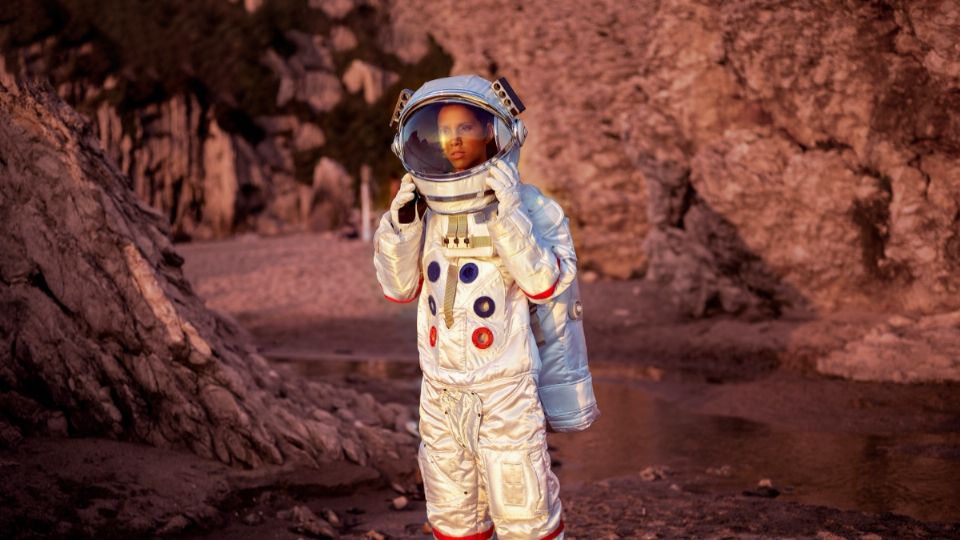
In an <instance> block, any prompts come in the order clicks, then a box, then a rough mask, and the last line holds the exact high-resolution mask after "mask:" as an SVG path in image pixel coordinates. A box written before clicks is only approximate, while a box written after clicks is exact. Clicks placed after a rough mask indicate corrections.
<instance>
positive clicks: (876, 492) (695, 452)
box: [275, 353, 960, 522]
mask: <svg viewBox="0 0 960 540" xmlns="http://www.w3.org/2000/svg"><path fill="white" fill-rule="evenodd" d="M275 361H278V362H281V363H289V364H291V365H292V366H293V367H294V368H295V369H296V370H297V371H298V372H299V373H301V374H303V375H305V376H308V377H314V378H327V379H329V378H330V377H335V378H336V377H349V376H351V375H359V376H362V377H367V378H371V379H384V380H392V381H395V382H396V386H397V387H398V388H397V390H398V391H402V392H406V391H407V390H404V389H405V388H406V389H409V392H411V393H413V392H416V388H419V385H418V384H416V380H417V379H418V378H419V376H420V372H419V368H418V366H417V364H416V362H415V361H412V360H411V359H409V358H407V359H402V358H386V357H385V358H374V359H369V358H368V359H363V360H359V359H357V358H356V357H353V356H352V355H350V354H347V353H343V354H330V355H323V356H315V357H314V356H311V357H310V358H308V359H302V358H301V359H295V360H292V359H275ZM598 367H599V366H598ZM638 369H639V371H637V373H631V374H630V376H626V375H625V374H621V373H617V374H616V376H615V377H609V376H608V377H597V378H596V379H595V391H596V393H597V399H598V401H599V403H600V408H601V410H602V412H603V415H602V416H601V417H600V419H599V420H598V421H597V422H596V423H595V424H594V425H593V426H592V427H591V428H590V429H589V430H587V431H586V432H583V433H573V434H566V433H565V434H552V435H551V436H550V444H551V446H553V447H555V448H556V449H557V451H556V452H555V453H554V456H555V457H556V458H558V459H559V460H560V461H561V463H562V466H561V467H559V468H558V469H557V474H558V475H559V476H560V480H561V482H562V483H563V485H564V486H565V488H567V489H569V488H570V487H573V486H575V485H577V484H582V483H586V482H593V481H597V480H601V479H604V478H610V477H614V476H622V475H625V474H631V473H636V472H638V471H641V470H643V469H644V468H646V467H648V466H651V465H666V466H668V467H670V468H672V469H674V470H676V471H683V472H685V473H696V483H695V484H694V485H693V486H688V485H685V486H684V487H685V488H686V489H698V490H700V489H702V490H704V491H707V490H709V491H710V492H728V493H736V494H739V493H741V492H742V491H744V490H747V489H753V488H755V487H756V485H757V482H758V481H759V480H760V479H762V478H769V479H771V480H772V481H773V483H774V485H775V486H776V487H777V488H778V489H780V490H781V492H782V495H781V496H780V498H781V499H784V500H790V501H797V502H802V503H806V504H816V505H824V506H831V507H835V508H841V509H851V510H862V511H868V512H894V513H897V514H904V515H908V516H912V517H915V518H917V519H922V520H925V521H949V522H953V521H960V434H957V433H950V434H919V435H916V434H913V435H904V436H865V435H853V434H843V433H820V432H809V431H791V430H788V429H783V428H779V427H773V426H770V425H767V424H762V423H757V422H752V421H749V420H744V419H742V418H735V417H724V416H711V415H701V414H693V413H690V412H686V411H684V410H682V409H680V408H678V407H676V406H674V405H671V404H670V403H667V402H664V401H661V400H657V399H653V398H651V397H650V396H649V395H648V394H646V393H645V392H644V391H643V390H642V389H640V388H638V387H637V386H633V385H631V383H630V382H629V381H630V380H636V379H646V380H651V379H653V380H657V379H658V378H659V375H660V374H659V373H658V372H655V371H654V372H650V370H648V369H647V370H644V369H640V368H638ZM598 371H603V370H598ZM608 375H609V373H608ZM401 387H402V388H401ZM410 398H411V400H412V396H410ZM724 466H726V467H724ZM707 469H713V472H714V474H706V471H707ZM718 471H719V472H718ZM693 476H694V475H691V474H687V475H685V477H684V478H690V477H693ZM667 481H669V476H668V480H667Z"/></svg>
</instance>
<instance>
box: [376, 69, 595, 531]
mask: <svg viewBox="0 0 960 540" xmlns="http://www.w3.org/2000/svg"><path fill="white" fill-rule="evenodd" d="M457 100H461V102H464V103H470V104H473V105H477V106H480V107H482V108H483V109H485V110H489V111H491V113H492V114H493V115H494V118H495V120H494V123H495V124H496V127H495V128H494V133H495V141H494V142H495V143H496V148H495V150H496V151H497V153H498V155H497V159H498V160H500V161H502V162H504V163H508V164H511V165H513V166H514V169H513V172H514V174H515V173H516V170H515V165H516V163H517V159H518V156H519V147H520V145H521V144H522V142H523V137H524V135H525V129H523V126H522V123H521V122H520V121H519V120H518V119H516V118H515V117H514V116H511V115H510V113H509V112H508V111H506V110H504V107H503V104H502V103H501V102H500V101H499V100H498V98H497V97H496V96H495V94H494V93H493V91H492V90H491V88H490V83H489V81H485V80H483V79H481V78H479V77H475V76H466V77H451V78H447V79H440V80H437V81H431V82H430V83H427V84H425V85H424V86H423V87H422V88H421V89H420V90H418V91H417V92H416V93H414V94H413V95H412V96H411V97H410V98H409V101H408V102H407V104H406V105H405V108H404V109H403V111H405V112H402V113H401V116H400V117H399V118H400V120H399V121H400V125H401V127H400V129H401V133H400V134H399V135H398V138H397V141H396V144H395V150H396V151H397V153H398V155H399V156H400V157H401V159H404V165H405V167H407V169H408V170H410V171H411V173H413V177H414V182H415V183H416V186H417V190H418V191H419V192H420V194H421V195H423V196H424V198H425V199H426V200H427V206H428V210H427V212H426V214H424V215H423V216H422V218H418V219H416V220H415V221H414V222H412V223H409V224H404V225H398V224H396V223H394V222H393V220H392V219H391V217H390V213H389V212H388V213H387V215H385V216H384V218H383V219H382V220H381V221H380V226H379V227H378V229H377V232H376V235H375V237H374V241H375V255H374V264H375V267H376V271H377V279H378V280H379V281H380V284H381V286H382V288H383V292H384V295H385V296H386V297H387V298H389V299H391V300H393V301H396V302H412V301H413V300H414V299H417V298H419V300H418V317H417V333H418V340H417V344H418V349H419V356H420V368H421V371H422V372H423V383H422V391H421V397H420V435H421V438H422V444H421V447H420V452H419V457H418V459H419V464H420V468H421V472H422V475H423V479H424V486H425V489H426V498H427V514H428V517H429V519H430V522H431V524H432V525H433V527H434V529H435V531H436V533H435V536H436V537H437V538H441V539H442V538H458V537H461V538H462V537H471V538H486V537H488V536H489V535H490V530H491V527H493V526H495V528H496V535H497V537H498V538H500V539H502V540H506V539H514V538H516V539H521V538H522V539H528V538H551V539H553V538H561V539H562V538H563V535H564V532H563V521H562V519H561V510H562V508H561V504H560V499H559V483H558V481H557V478H556V476H555V475H554V474H553V473H552V472H551V470H550V456H549V454H548V453H547V447H546V434H545V431H546V421H549V422H550V424H551V425H552V426H553V427H554V428H555V429H557V430H559V431H574V430H579V429H584V428H585V427H587V426H589V425H590V423H591V422H592V421H593V420H594V418H596V416H597V415H598V414H599V413H598V411H597V407H596V400H595V399H594V396H593V390H592V384H591V380H590V373H589V370H588V369H587V366H586V347H585V346H584V343H583V327H582V321H581V320H580V314H581V308H580V307H579V306H580V303H579V302H580V298H579V290H578V288H577V286H576V268H577V260H576V254H575V252H574V248H573V241H572V238H571V236H570V231H569V228H568V224H567V220H566V218H565V217H564V215H563V211H562V209H561V208H560V206H559V205H557V204H556V203H555V202H554V201H553V200H551V199H550V198H548V197H546V196H544V195H543V194H541V193H540V191H539V190H537V189H536V188H535V187H532V186H529V185H525V184H522V183H521V184H519V185H518V186H516V190H517V191H511V193H510V194H511V195H513V198H509V197H506V196H504V200H503V205H502V206H501V205H499V204H498V202H497V201H496V199H495V198H494V197H493V195H492V191H491V189H490V186H488V185H487V176H488V175H490V174H491V172H490V166H491V164H492V162H491V161H490V160H488V161H487V162H485V163H482V164H474V165H473V166H472V167H471V168H469V169H468V170H455V169H456V167H455V165H456V163H455V159H457V158H458V157H459V155H455V154H452V153H450V151H449V150H444V149H442V148H441V145H442V142H441V139H442V137H441V134H440V132H439V130H440V129H441V126H440V124H439V123H438V120H437V117H438V116H439V114H440V113H441V111H440V108H439V107H443V106H444V105H443V104H445V103H446V104H448V103H450V102H455V101H457ZM431 104H434V105H436V104H440V105H439V107H433V109H431V108H428V107H432V106H433V105H431ZM418 110H419V111H420V113H421V116H417V111H418ZM461 112H462V111H461ZM480 116H482V115H480ZM478 117H479V116H478ZM405 121H409V124H407V130H406V131H404V122H405ZM497 122H499V123H497ZM431 126H434V127H431ZM507 127H509V130H507V129H506V128H507ZM414 128H416V129H414ZM430 129H436V130H437V133H436V134H434V135H433V138H434V139H436V141H434V142H432V143H431V142H430V141H431V138H430V136H429V134H428V136H426V137H424V141H426V142H427V143H430V144H434V146H435V148H432V149H429V152H427V151H426V150H424V148H426V147H424V146H423V145H422V144H420V143H421V141H420V140H419V139H416V138H413V137H415V136H416V137H422V136H423V135H424V134H425V133H426V132H427V131H429V130H430ZM488 134H489V132H488ZM401 141H402V143H401ZM408 143H409V144H410V145H412V146H403V144H408ZM421 150H423V151H421ZM488 153H489V152H488ZM445 156H447V157H449V158H452V159H447V158H446V157H445ZM488 157H490V156H488ZM444 159H446V162H445V161H444ZM418 160H419V161H418ZM471 163H473V162H471ZM498 167H503V165H498ZM494 172H496V171H494ZM493 180H495V179H491V181H493ZM492 185H494V187H497V185H496V184H492ZM497 189H501V188H500V187H497ZM501 191H502V189H501ZM518 198H519V202H518ZM424 276H426V279H425V278H424ZM424 287H425V288H426V291H424V292H423V294H420V292H421V291H420V290H421V288H424ZM418 295H419V296H418ZM531 306H533V307H531ZM531 315H532V319H531ZM532 323H533V324H532ZM535 336H536V337H535ZM538 341H541V342H542V343H540V344H539V348H538ZM541 402H542V404H541ZM545 412H546V417H545Z"/></svg>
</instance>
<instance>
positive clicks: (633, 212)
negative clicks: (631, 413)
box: [393, 0, 960, 315]
mask: <svg viewBox="0 0 960 540" xmlns="http://www.w3.org/2000/svg"><path fill="white" fill-rule="evenodd" d="M393 9H394V13H393V17H394V19H395V20H400V21H404V20H412V19H413V18H415V17H418V20H419V21H421V23H420V25H421V28H423V29H424V31H429V32H430V33H431V34H432V35H433V36H434V37H436V39H437V41H438V42H439V43H440V45H441V46H442V47H443V48H444V49H445V50H447V51H449V52H450V54H451V55H452V56H453V57H454V60H455V63H454V68H453V71H454V73H467V72H479V73H482V74H486V75H492V74H497V75H505V76H507V77H508V78H509V79H510V80H511V81H512V82H513V84H514V86H515V87H516V88H517V90H518V91H519V93H520V96H521V97H522V98H524V99H525V100H526V102H527V105H528V109H527V112H525V113H524V117H525V120H526V122H527V124H528V126H529V128H530V138H529V143H528V145H527V146H526V147H525V150H524V156H523V171H524V176H525V178H527V180H528V181H532V182H535V183H538V184H541V185H542V186H544V187H546V188H547V189H548V190H549V191H551V192H553V193H554V194H556V195H558V196H559V198H560V199H561V200H562V201H563V202H564V204H565V206H566V207H567V208H568V210H569V212H570V214H571V216H572V221H573V222H574V225H575V226H576V229H577V230H576V236H577V240H578V242H579V244H580V254H581V256H582V261H583V263H584V266H585V267H586V268H588V269H591V268H592V269H596V270H598V271H600V272H602V273H604V274H608V275H611V276H616V277H626V276H630V275H645V276H646V277H647V278H648V279H652V280H655V281H657V282H659V283H661V284H662V285H663V286H665V287H668V288H669V289H671V290H672V291H673V292H674V293H675V294H674V296H675V299H676V301H677V302H678V304H680V306H681V307H682V308H683V309H684V310H685V311H686V312H688V313H690V314H693V315H703V314H708V313H714V312H733V313H754V314H758V315H764V314H776V313H780V312H783V311H789V310H795V309H798V308H799V309H814V310H825V311H831V310H837V309H886V310H893V311H896V310H905V311H908V312H935V311H939V310H943V309H948V308H956V307H958V306H960V294H958V292H960V159H958V158H960V48H958V47H957V43H960V5H958V4H957V3H956V2H953V1H950V0H920V1H911V2H901V1H895V0H888V1H876V2H847V1H842V0H827V1H820V2H801V1H793V2H767V1H758V0H737V1H732V2H708V1H696V0H666V1H662V2H629V3H623V2H607V1H593V2H554V1H550V2H547V1H533V2H512V1H501V0H486V1H482V2H470V3H462V2H451V1H429V2H428V1H425V0H410V1H400V0H398V1H395V2H393ZM464 21H470V22H469V31H464Z"/></svg>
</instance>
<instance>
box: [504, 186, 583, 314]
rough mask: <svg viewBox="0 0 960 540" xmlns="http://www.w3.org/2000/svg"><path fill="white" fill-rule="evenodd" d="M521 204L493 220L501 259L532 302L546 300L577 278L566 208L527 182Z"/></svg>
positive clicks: (522, 188) (522, 192) (521, 190)
mask: <svg viewBox="0 0 960 540" xmlns="http://www.w3.org/2000/svg"><path fill="white" fill-rule="evenodd" d="M519 189H520V201H521V203H520V205H519V206H517V207H515V208H513V209H512V210H509V211H507V212H506V213H505V214H502V215H500V216H498V217H497V219H494V220H492V221H491V222H490V225H489V229H490V236H491V238H492V242H493V245H494V247H495V248H496V250H497V253H498V254H499V255H500V260H501V261H502V263H503V265H504V266H506V268H507V270H508V271H509V272H510V274H511V275H512V276H513V278H514V280H515V281H516V282H517V285H519V287H520V289H522V290H523V292H524V293H526V295H527V297H528V298H529V299H530V301H531V302H534V303H545V302H548V301H550V300H551V299H553V298H554V297H556V296H557V295H559V294H560V293H562V292H563V290H564V289H566V287H567V286H569V285H570V283H571V282H572V281H573V279H574V278H575V277H576V268H577V265H576V255H575V254H574V251H573V242H572V240H571V237H570V231H569V229H568V227H567V220H566V217H565V216H564V215H563V210H562V209H561V208H560V205H558V204H557V203H556V202H554V201H553V200H551V199H550V198H548V197H545V196H544V195H542V194H541V193H540V191H539V190H538V189H537V188H535V187H533V186H529V185H526V184H521V185H520V187H519Z"/></svg>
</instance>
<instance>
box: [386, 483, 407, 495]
mask: <svg viewBox="0 0 960 540" xmlns="http://www.w3.org/2000/svg"><path fill="white" fill-rule="evenodd" d="M390 488H391V489H393V490H394V491H396V492H397V493H399V494H401V495H405V494H406V493H407V490H406V489H404V487H403V486H401V485H400V484H399V483H397V482H391V483H390Z"/></svg>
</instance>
